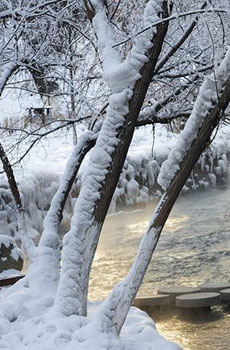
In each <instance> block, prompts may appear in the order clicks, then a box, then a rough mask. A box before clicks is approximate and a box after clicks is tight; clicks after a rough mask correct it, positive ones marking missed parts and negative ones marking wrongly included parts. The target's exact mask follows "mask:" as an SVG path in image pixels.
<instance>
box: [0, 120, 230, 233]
mask: <svg viewBox="0 0 230 350" xmlns="http://www.w3.org/2000/svg"><path fill="white" fill-rule="evenodd" d="M82 129H83V128H82V126H81V127H80V132H82ZM10 137H11V138H12V140H13V139H14V138H15V139H17V137H16V136H15V135H14V134H13V135H11V136H10ZM176 139H177V134H173V133H172V132H169V131H168V130H167V128H166V127H165V126H161V125H157V126H156V129H155V133H154V134H153V132H152V127H150V126H149V127H141V128H138V129H137V130H136V132H135V135H134V139H133V142H132V145H131V148H130V150H129V153H128V156H127V160H126V162H125V164H124V168H123V171H122V174H121V176H120V180H119V183H118V186H117V189H116V191H115V194H114V196H113V199H112V203H111V206H110V212H115V211H116V210H117V209H119V208H120V207H121V206H125V205H132V204H136V203H144V202H147V201H149V200H150V199H151V198H152V197H154V196H159V194H160V192H161V187H160V185H159V184H158V183H157V177H158V174H159V172H160V166H161V164H162V163H163V162H164V161H165V159H166V158H167V156H168V153H169V151H170V150H171V148H172V147H173V146H174V144H175V142H176ZM71 151H72V135H68V134H67V135H64V134H63V132H62V133H59V134H57V135H55V136H52V137H51V138H50V139H47V140H44V142H43V144H39V145H38V146H37V147H35V148H34V149H33V150H32V151H31V153H30V155H29V156H28V157H27V159H26V161H25V163H24V164H23V168H22V169H21V168H18V169H15V171H16V178H17V180H18V183H19V188H20V192H21V193H22V199H23V203H24V207H25V209H26V213H27V214H26V220H27V224H28V225H29V227H30V233H31V236H32V237H35V236H37V235H38V234H39V233H40V232H41V231H42V222H43V219H44V217H45V214H46V211H47V209H48V207H49V204H50V201H51V199H52V197H53V196H54V194H55V192H56V190H57V188H58V184H59V180H60V176H61V175H62V173H63V171H64V167H65V164H66V161H67V160H68V157H69V156H70V154H71ZM229 154H230V127H229V126H225V127H222V128H221V129H220V130H219V131H218V134H217V136H216V138H215V140H214V141H213V143H212V144H211V146H210V147H209V148H208V149H207V151H206V152H205V153H204V154H203V155H202V156H201V157H200V159H199V161H198V163H197V165H196V167H195V169H194V171H193V172H192V174H191V176H190V178H189V179H188V181H187V183H186V185H185V186H184V189H183V191H184V192H190V191H196V190H198V189H208V188H212V187H216V186H222V187H223V186H226V185H227V180H228V173H229ZM87 158H88V157H86V160H85V161H84V162H83V167H84V166H86V164H87ZM81 174H82V171H80V173H79V177H78V181H77V183H76V184H75V187H74V189H73V191H72V194H71V196H70V198H69V201H68V202H67V206H66V211H65V215H64V220H63V222H62V230H65V229H66V227H67V226H68V223H69V220H70V216H71V212H72V208H73V205H74V203H75V200H76V196H77V195H78V192H79V189H80V186H81ZM0 198H1V203H0V208H1V211H0V224H1V232H0V233H1V234H6V235H10V236H12V235H13V233H14V232H15V229H16V216H15V205H14V201H13V198H12V195H11V192H10V190H9V188H8V185H7V181H6V178H5V177H4V176H3V175H2V176H1V177H0Z"/></svg>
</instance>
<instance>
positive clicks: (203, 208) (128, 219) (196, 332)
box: [90, 189, 230, 350]
mask: <svg viewBox="0 0 230 350" xmlns="http://www.w3.org/2000/svg"><path fill="white" fill-rule="evenodd" d="M155 206H156V201H155V202H152V203H149V204H148V205H147V206H145V207H142V208H140V207H139V208H134V207H132V208H129V209H125V211H123V212H120V213H117V214H114V215H111V216H109V217H108V218H107V221H106V224H105V226H104V230H103V233H102V236H101V240H100V244H99V247H98V251H97V255H96V259H95V262H94V266H93V270H92V274H91V283H90V298H91V300H93V299H103V298H104V297H106V296H107V295H108V294H109V291H110V290H111V289H112V287H113V286H114V284H115V283H116V282H118V281H119V280H120V279H122V278H123V277H124V276H125V274H126V273H127V271H128V270H129V268H130V265H131V263H132V260H133V258H134V256H135V254H136V251H137V247H138V244H139V242H140V239H141V236H142V234H143V232H144V230H145V228H146V226H147V224H148V221H149V219H150V218H151V215H152V212H153V210H154V208H155ZM206 280H215V281H229V280H230V189H228V190H218V191H217V190H213V191H210V192H205V193H196V194H191V195H186V196H182V197H181V198H180V199H179V200H178V202H177V205H176V206H175V208H174V210H173V212H172V214H171V216H170V218H169V220H168V223H167V225H166V226H165V229H164V231H163V233H162V236H161V238H160V241H159V244H158V247H157V249H156V251H155V253H154V255H153V259H152V262H151V264H150V267H149V269H148V272H147V274H146V277H145V280H144V282H143V286H142V288H141V290H140V292H139V296H141V295H151V294H152V293H153V294H155V292H156V290H157V289H158V287H160V286H161V287H162V286H165V285H169V286H170V285H175V284H183V285H187V286H196V285H197V284H199V283H201V282H204V281H206ZM153 318H154V319H155V320H156V324H157V328H158V329H159V331H160V333H161V334H163V335H165V336H166V337H167V338H168V339H171V340H175V341H177V342H179V343H180V344H181V345H182V346H183V347H184V349H185V350H198V349H199V350H229V349H230V307H229V308H223V307H217V308H214V309H213V310H212V311H211V312H210V313H206V314H199V315H198V314H195V315H193V316H192V315H191V317H189V318H187V319H183V320H182V319H181V318H180V317H179V316H178V315H177V314H176V313H175V312H174V313H171V314H168V315H166V314H164V315H161V316H160V315H159V314H156V315H153Z"/></svg>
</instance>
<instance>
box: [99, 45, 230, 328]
mask: <svg viewBox="0 0 230 350" xmlns="http://www.w3.org/2000/svg"><path fill="white" fill-rule="evenodd" d="M229 102H230V49H229V50H228V52H227V54H226V56H225V59H224V60H223V61H222V62H221V64H220V66H219V67H218V68H217V69H216V71H215V73H213V74H212V75H211V76H209V77H208V78H206V80H205V81H204V83H203V84H202V86H201V89H200V92H199V95H198V98H197V100H196V102H195V104H194V108H193V111H192V114H191V116H190V118H189V119H188V121H187V123H186V125H185V128H184V130H183V131H182V132H181V134H180V137H179V139H178V142H177V144H176V146H175V148H174V149H173V150H172V151H171V152H170V154H169V157H168V160H166V161H165V163H163V165H162V169H161V172H160V175H159V181H160V183H161V185H162V186H163V187H164V188H165V189H166V191H165V193H164V195H163V196H162V198H161V201H160V202H159V204H158V206H157V208H156V210H155V212H154V214H153V217H152V220H151V222H150V224H149V226H148V228H147V230H146V232H145V234H144V236H143V239H142V241H141V244H140V248H139V250H138V253H137V256H136V258H135V260H134V263H133V265H132V267H131V270H130V271H129V273H128V275H127V277H126V278H125V279H124V280H123V281H122V282H120V283H118V284H117V285H116V286H115V288H114V289H113V291H112V293H111V295H110V297H109V298H108V300H107V301H106V302H105V303H104V304H103V305H102V307H101V310H99V312H100V313H101V314H104V315H105V318H104V322H108V319H109V320H111V321H112V324H113V325H114V326H115V328H116V330H117V332H118V333H119V332H120V329H121V327H122V325H123V323H124V321H125V318H126V316H127V313H128V310H129V308H130V306H131V304H132V300H133V299H134V298H135V296H136V293H137V292H138V289H139V287H140V285H141V283H142V280H143V278H144V275H145V272H146V270H147V268H148V265H149V262H150V260H151V257H152V254H153V252H154V250H155V247H156V245H157V242H158V240H159V237H160V234H161V232H162V229H163V227H164V224H165V222H166V220H167V218H168V215H169V214H170V211H171V209H172V207H173V205H174V203H175V201H176V199H177V197H178V195H179V193H180V191H181V189H182V187H183V185H184V184H185V182H186V180H187V178H188V176H189V175H190V173H191V171H192V169H193V167H194V165H195V163H196V162H197V160H198V158H199V156H200V155H201V153H202V152H203V151H204V149H205V148H206V147H207V145H208V144H209V143H210V138H211V136H212V132H213V130H214V129H215V127H216V126H217V125H218V123H219V121H220V119H221V117H222V114H223V112H224V110H225V109H226V107H227V106H228V104H229Z"/></svg>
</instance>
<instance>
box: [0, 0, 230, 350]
mask: <svg viewBox="0 0 230 350" xmlns="http://www.w3.org/2000/svg"><path fill="white" fill-rule="evenodd" d="M7 3H8V2H6V4H7ZM49 3H50V4H51V5H52V3H55V4H56V2H55V1H48V0H47V1H44V5H46V6H48V9H49V10H50V13H51V14H53V11H54V10H53V8H52V7H51V9H50V8H49ZM65 3H66V2H65ZM138 4H139V2H138V1H131V2H130V3H129V4H127V2H124V1H113V2H112V3H111V4H109V3H107V1H102V0H90V1H88V0H84V6H85V11H86V13H87V16H88V18H89V20H90V22H91V24H92V28H93V31H94V33H95V38H93V37H91V40H93V41H94V44H93V46H94V47H96V48H97V55H98V56H97V59H98V67H97V69H96V70H95V71H96V72H100V66H99V63H100V64H101V71H102V76H103V78H101V77H100V79H104V83H103V89H102V90H103V96H102V97H101V99H100V100H99V102H100V103H101V104H102V103H104V101H105V96H108V95H109V97H108V102H107V104H106V107H105V108H104V110H105V115H104V118H103V120H101V119H100V120H99V121H97V122H96V123H94V124H93V125H92V126H91V129H90V130H88V131H87V132H85V133H83V135H82V136H81V138H80V139H79V140H78V143H77V145H76V146H75V148H74V150H73V154H72V156H71V158H70V160H69V162H68V164H67V167H66V171H65V174H64V176H63V179H62V182H61V184H60V187H59V190H58V191H57V193H56V195H55V197H54V199H53V201H52V203H51V205H50V209H49V211H48V214H47V216H46V219H45V221H44V231H43V232H42V234H41V239H40V242H39V244H38V246H35V244H34V243H33V242H31V240H29V236H28V240H26V243H27V242H28V246H27V244H25V246H24V249H25V250H28V252H29V254H30V256H31V265H30V267H29V270H28V273H27V275H26V277H25V278H24V279H22V280H21V281H19V282H18V283H17V284H16V285H14V286H12V287H11V288H9V289H8V290H6V291H4V292H3V293H2V294H1V295H0V298H1V305H0V325H1V327H2V329H1V337H2V339H1V340H0V345H1V346H2V348H7V346H8V348H10V349H16V348H20V347H21V348H24V349H40V350H41V349H58V348H64V347H65V348H68V349H71V350H72V349H73V348H79V349H81V350H82V349H86V348H90V349H91V348H92V349H122V348H123V344H122V343H121V342H120V340H119V334H120V332H121V329H122V326H123V324H124V322H125V319H126V317H127V314H128V311H129V309H130V306H131V304H132V301H133V299H134V298H135V295H136V293H137V291H138V289H139V287H140V284H141V283H142V280H143V277H144V274H145V271H146V269H147V267H148V264H149V262H150V260H151V257H152V254H153V252H154V249H155V247H156V244H157V242H158V239H159V237H160V233H161V231H162V229H163V226H164V223H165V221H166V220H167V217H168V215H169V213H170V210H171V208H172V206H173V204H174V203H175V201H176V199H177V197H178V195H179V192H180V190H181V189H182V187H183V185H184V184H185V181H186V179H187V178H188V176H189V174H190V172H191V170H192V168H193V166H194V165H195V163H196V161H197V159H198V158H199V156H200V154H201V153H202V151H203V150H204V149H205V147H206V146H207V144H208V143H209V142H210V138H211V135H212V132H213V130H214V128H215V127H216V125H218V123H219V122H220V120H221V117H222V114H223V113H224V111H225V110H226V108H227V106H228V104H229V100H230V50H229V49H227V48H226V42H225V41H226V40H227V38H226V35H225V33H226V31H225V30H228V27H227V24H226V23H224V24H223V25H222V24H221V23H222V21H223V16H225V15H226V12H225V11H226V8H225V7H222V8H220V6H218V8H215V6H214V4H212V2H210V1H208V2H206V1H205V2H202V1H201V2H199V3H198V5H197V7H196V8H195V6H194V5H193V4H191V3H189V2H188V3H187V2H186V8H185V9H184V8H183V7H184V5H185V2H181V1H175V2H173V1H167V0H149V1H148V2H140V5H141V6H140V7H138V6H137V5H138ZM67 7H68V4H67V5H66V8H67ZM42 8H43V7H41V5H39V11H40V10H42ZM142 10H143V12H142ZM7 11H8V9H7ZM126 11H128V13H129V14H130V17H128V18H127V16H126ZM181 11H182V12H183V11H184V13H182V12H181ZM45 12H46V11H45ZM202 14H205V16H206V18H207V17H209V16H212V18H214V20H213V22H212V25H211V26H210V25H208V24H207V21H206V20H202ZM41 15H42V13H41ZM132 16H135V17H132ZM191 16H192V19H191V20H190V17H191ZM134 18H135V22H134ZM188 18H189V25H188V24H187V23H188V22H187V21H188ZM185 19H186V20H185ZM200 19H201V20H200ZM200 22H201V23H200ZM175 23H176V24H175ZM87 25H88V24H87ZM212 27H213V28H212ZM223 28H225V29H223ZM213 31H214V32H213ZM207 33H210V37H211V40H210V41H209V40H207V38H206V36H205V35H206V34H207ZM211 33H213V34H211ZM198 34H199V35H198ZM90 35H92V34H91V33H90ZM122 35H125V36H126V38H125V39H124V40H122V39H121V36H122ZM127 35H128V38H127ZM191 36H192V37H191ZM217 37H218V42H217V41H216V38H217ZM220 37H222V38H223V41H222V44H221V43H220V42H219V39H220ZM188 38H190V39H189V40H190V41H189V44H187V40H188ZM213 38H215V40H214V39H213ZM87 40H88V38H87ZM169 41H171V43H169ZM218 48H219V51H217V49H218ZM71 52H72V51H71ZM4 69H8V71H9V68H7V66H5V67H4ZM211 72H212V73H211ZM202 74H206V75H207V76H206V77H205V78H204V77H203V76H202ZM4 76H6V74H4V73H2V82H4V79H3V78H4ZM202 80H203V82H202V83H201V81H202ZM172 84H173V91H172ZM2 86H4V84H2ZM106 86H107V87H106ZM189 88H190V93H188V92H187V91H188V89H189ZM90 93H91V91H90ZM178 96H179V102H177V103H176V102H175V101H176V99H177V97H178ZM183 99H184V100H183ZM160 111H161V113H162V114H161V115H160V114H159V113H160ZM179 114H181V115H183V116H186V118H187V122H186V125H185V127H184V130H183V131H182V132H181V134H180V136H179V138H178V143H177V145H176V146H175V149H173V150H172V152H171V153H170V155H169V158H168V160H167V161H166V162H165V163H164V164H163V166H162V169H161V173H160V176H159V182H160V183H161V185H162V188H164V189H165V192H164V194H163V196H162V199H161V201H160V203H159V205H158V207H157V209H156V211H155V213H154V214H153V218H152V220H151V222H150V224H149V227H148V229H147V231H146V233H145V234H144V236H143V239H142V241H141V244H140V248H139V251H138V253H137V256H136V258H135V260H134V263H133V265H132V267H131V270H130V272H129V273H128V275H127V276H126V278H125V279H124V280H123V281H121V282H120V283H119V284H118V285H116V286H115V287H114V289H113V291H112V292H111V295H110V296H109V298H108V299H107V300H106V301H105V302H104V303H102V305H101V306H100V307H99V308H98V310H97V311H96V312H95V314H94V315H93V316H92V317H91V318H90V317H88V315H87V313H88V304H87V301H88V300H87V293H88V283H89V275H90V270H91V266H92V262H93V259H94V255H95V252H96V248H97V244H98V240H99V237H100V232H101V228H102V225H103V222H104V219H105V216H106V213H107V211H108V208H109V204H110V201H111V198H112V196H113V193H114V191H115V188H116V185H117V183H118V180H119V176H120V173H121V171H122V167H123V164H124V161H125V159H126V155H127V152H128V149H129V146H130V143H131V140H132V136H133V133H134V129H135V127H136V125H141V124H145V123H150V122H151V123H154V122H155V121H156V122H168V121H169V120H171V119H174V118H175V116H176V117H178V115H179ZM94 145H95V146H94ZM92 146H94V148H93V149H92V152H91V154H90V158H89V164H88V167H87V169H86V170H85V172H84V174H83V177H82V187H81V191H80V194H79V196H78V198H77V201H76V205H75V208H74V214H73V217H72V221H71V228H70V230H69V232H67V233H66V234H65V236H64V239H63V242H62V252H61V259H62V266H61V270H60V266H59V265H60V241H59V236H58V225H59V223H60V219H61V215H62V210H63V206H64V203H65V200H66V196H67V194H68V192H69V189H70V187H71V185H72V182H73V179H74V177H75V176H76V173H77V171H78V169H79V167H80V165H81V162H82V159H83V158H84V155H85V154H86V152H87V151H88V150H89V149H90V148H91V147H92ZM25 235H27V233H26V232H25ZM28 329H30V330H31V333H30V334H28V331H27V330H28ZM95 339H97V341H96V343H95ZM161 341H162V340H161ZM7 344H8V345H7ZM9 344H10V345H9ZM159 346H160V348H162V349H176V348H177V347H176V345H173V344H169V343H164V342H163V341H162V343H161V344H160V345H159V343H158V344H156V343H153V344H152V349H153V350H156V349H158V348H159ZM127 349H128V346H127Z"/></svg>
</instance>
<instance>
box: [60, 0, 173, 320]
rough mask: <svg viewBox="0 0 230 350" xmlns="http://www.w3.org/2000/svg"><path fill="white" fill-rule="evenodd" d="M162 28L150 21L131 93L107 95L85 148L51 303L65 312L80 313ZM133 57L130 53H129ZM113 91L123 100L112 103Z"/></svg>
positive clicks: (83, 311) (165, 10) (162, 35)
mask: <svg viewBox="0 0 230 350" xmlns="http://www.w3.org/2000/svg"><path fill="white" fill-rule="evenodd" d="M162 9H163V17H167V16H168V2H167V1H163V5H162ZM102 16H104V15H103V13H102ZM167 28H168V24H167V23H162V24H159V25H158V26H157V27H156V34H155V35H153V38H152V45H151V48H150V49H148V51H146V52H145V53H144V52H141V53H142V56H141V57H140V56H137V57H138V59H139V60H140V61H139V62H138V65H140V66H141V67H142V68H141V71H140V75H141V78H140V79H139V75H138V78H137V79H136V83H135V85H134V88H133V93H132V96H130V93H131V91H130V89H129V88H127V89H124V90H122V91H121V92H119V93H118V94H114V95H112V96H111V99H110V107H109V108H108V109H107V117H106V119H105V121H104V123H103V126H102V129H101V132H100V134H99V136H98V139H97V142H96V147H95V149H94V151H93V152H92V154H91V158H90V165H89V167H88V169H87V173H86V174H85V175H84V178H85V179H84V181H83V184H82V189H81V192H80V195H79V197H78V200H77V203H76V207H75V213H74V216H73V218H72V222H71V230H70V231H69V232H68V233H67V234H66V237H65V238H64V241H63V243H64V246H63V251H62V261H63V265H62V275H61V278H60V282H59V285H58V291H57V296H56V300H55V305H56V306H57V307H58V309H59V311H61V312H62V313H64V314H65V315H71V314H78V315H86V307H87V293H88V280H89V274H90V270H91V265H92V261H93V258H94V254H95V251H96V248H97V244H98V240H99V236H100V232H101V228H102V225H103V222H104V219H105V216H106V213H107V210H108V207H109V204H110V201H111V198H112V196H113V193H114V191H115V188H116V185H117V182H118V180H119V176H120V173H121V170H122V167H123V164H124V161H125V158H126V155H127V152H128V148H129V145H130V143H131V140H132V136H133V132H134V128H135V124H136V121H137V118H138V115H139V112H140V109H141V107H142V104H143V101H144V98H145V95H146V92H147V89H148V87H149V84H150V82H151V79H152V76H153V73H154V69H155V66H156V63H157V61H158V57H159V55H160V53H161V49H162V45H163V41H164V38H165V35H166V32H167ZM146 40H147V38H146ZM138 49H139V47H138ZM138 53H139V51H138ZM144 54H145V55H146V56H147V57H146V58H148V60H147V59H146V61H147V63H143V55H144ZM137 57H136V56H135V59H136V58H137ZM130 61H131V58H130ZM133 71H134V68H133ZM137 73H139V72H137V71H136V73H135V71H134V78H135V75H136V74H137ZM138 79H139V80H138ZM118 95H119V98H121V99H122V101H123V105H116V98H117V96H118ZM68 286H71V288H70V287H68Z"/></svg>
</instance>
